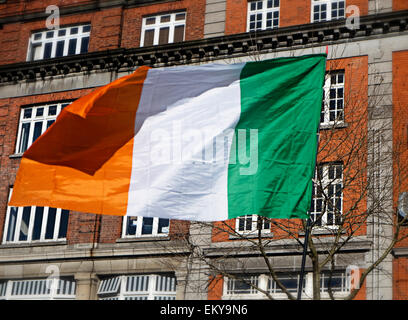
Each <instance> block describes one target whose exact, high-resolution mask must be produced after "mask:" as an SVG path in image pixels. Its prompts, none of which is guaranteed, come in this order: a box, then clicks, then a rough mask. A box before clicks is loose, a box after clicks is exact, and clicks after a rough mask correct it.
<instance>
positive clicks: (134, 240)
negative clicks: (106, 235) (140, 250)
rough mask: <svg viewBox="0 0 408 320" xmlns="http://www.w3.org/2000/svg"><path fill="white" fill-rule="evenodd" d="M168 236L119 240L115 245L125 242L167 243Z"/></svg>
mask: <svg viewBox="0 0 408 320" xmlns="http://www.w3.org/2000/svg"><path fill="white" fill-rule="evenodd" d="M169 240H170V236H151V237H135V238H119V239H117V240H116V243H125V242H144V241H169Z"/></svg>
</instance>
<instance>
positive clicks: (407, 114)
mask: <svg viewBox="0 0 408 320" xmlns="http://www.w3.org/2000/svg"><path fill="white" fill-rule="evenodd" d="M395 4H396V3H395V1H394V5H395ZM394 9H395V8H394ZM392 61H393V63H392V73H393V81H392V83H393V87H392V93H393V149H394V173H393V177H394V181H393V183H394V208H395V209H394V210H395V211H396V210H397V206H398V196H399V194H400V193H401V192H404V191H408V84H407V82H406V79H407V77H408V70H407V67H406V66H407V64H408V50H406V51H399V52H393V55H392ZM407 235H408V227H406V226H405V227H402V228H401V236H404V237H406V236H407ZM396 247H398V248H406V247H408V238H406V239H404V240H403V241H401V242H399V243H397V245H396ZM393 282H394V285H393V286H394V289H393V294H394V296H393V299H395V300H407V299H408V258H405V257H404V258H394V261H393Z"/></svg>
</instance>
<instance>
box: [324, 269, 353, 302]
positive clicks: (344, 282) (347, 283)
mask: <svg viewBox="0 0 408 320" xmlns="http://www.w3.org/2000/svg"><path fill="white" fill-rule="evenodd" d="M329 275H330V271H324V272H322V273H321V274H320V296H321V298H322V299H330V295H329V289H328V287H327V288H326V287H325V286H324V279H325V278H327V279H328V278H329ZM339 275H340V277H341V286H340V290H337V288H336V287H335V288H332V293H333V296H334V297H336V298H342V297H346V296H347V295H348V294H349V293H350V290H351V277H350V274H348V273H347V272H346V271H344V270H342V271H336V270H335V271H333V272H332V278H334V277H338V276H339Z"/></svg>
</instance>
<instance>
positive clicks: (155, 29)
mask: <svg viewBox="0 0 408 320" xmlns="http://www.w3.org/2000/svg"><path fill="white" fill-rule="evenodd" d="M185 25H186V13H185V12H177V13H169V14H165V15H159V16H154V17H146V18H143V22H142V36H141V40H140V46H141V47H148V46H153V45H158V44H166V43H173V42H181V41H184V29H185Z"/></svg>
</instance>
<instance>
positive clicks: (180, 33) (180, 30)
mask: <svg viewBox="0 0 408 320" xmlns="http://www.w3.org/2000/svg"><path fill="white" fill-rule="evenodd" d="M183 40H184V26H177V27H175V28H174V42H181V41H183Z"/></svg>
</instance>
